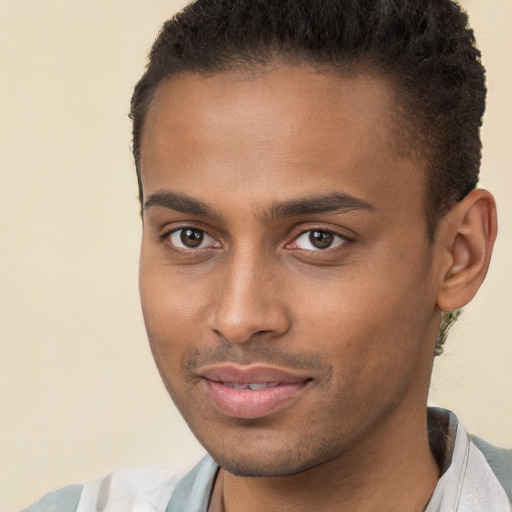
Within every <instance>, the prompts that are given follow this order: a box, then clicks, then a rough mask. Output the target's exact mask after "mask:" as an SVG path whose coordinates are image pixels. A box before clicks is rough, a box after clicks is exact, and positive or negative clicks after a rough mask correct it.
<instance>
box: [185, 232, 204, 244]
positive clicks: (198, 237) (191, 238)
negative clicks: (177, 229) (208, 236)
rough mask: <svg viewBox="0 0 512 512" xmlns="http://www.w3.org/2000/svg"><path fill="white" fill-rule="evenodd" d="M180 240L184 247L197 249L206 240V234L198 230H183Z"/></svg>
mask: <svg viewBox="0 0 512 512" xmlns="http://www.w3.org/2000/svg"><path fill="white" fill-rule="evenodd" d="M180 238H181V241H182V242H183V245H186V246H187V247H197V246H199V245H201V242H202V241H203V239H204V233H203V232H202V231H199V230H197V229H182V230H181V235H180Z"/></svg>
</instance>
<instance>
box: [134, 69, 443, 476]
mask: <svg viewBox="0 0 512 512" xmlns="http://www.w3.org/2000/svg"><path fill="white" fill-rule="evenodd" d="M393 105H394V100H393V95H392V92H391V88H390V87H389V86H388V85H387V84H386V82H385V81H383V80H381V79H380V78H379V77H376V76H370V75H365V76H358V77H352V78H350V77H349V78H340V77H338V76H331V75H327V74H320V73H318V72H315V71H313V70H311V69H309V68H307V67H285V66H281V67H276V68H274V69H269V70H267V71H265V72H262V73H261V74H258V75H251V76H247V75H243V74H241V73H238V74H237V73H235V72H224V73H219V74H216V75H213V76H208V77H205V76H202V75H196V74H189V75H181V76H179V77H174V78H172V79H170V80H168V81H167V82H165V83H163V84H162V85H161V86H160V87H159V89H158V91H157V94H156V96H155V98H154V100H153V103H152V106H151V109H150V112H149V114H148V118H147V121H146V126H145V128H144V133H143V139H142V145H141V170H142V183H143V190H144V211H143V218H144V231H143V239H142V252H141V263H140V290H141V300H142V307H143V313H144V319H145V322H146V328H147V331H148V336H149V341H150V344H151V348H152V351H153V354H154V357H155V360H156V363H157V366H158V368H159V371H160V373H161V375H162V378H163V380H164V382H165V384H166V386H167V388H168V390H169V392H170V394H171V396H172V398H173V399H174V401H175V403H176V405H177V406H178V408H179V409H180V411H181V413H182V414H183V416H184V417H185V419H186V421H187V422H188V424H189V426H190V428H191V429H192V431H193V432H194V434H195V435H196V436H197V437H198V439H199V440H200V441H201V443H202V444H203V445H204V446H205V448H206V449H207V450H208V452H209V453H210V454H211V455H212V456H213V458H214V459H215V460H216V461H217V462H218V463H220V465H221V466H222V467H223V468H224V469H226V470H228V471H230V472H233V473H235V474H240V475H260V476H261V475H267V476H271V475H287V474H294V473H298V472H301V471H304V470H307V469H309V468H312V467H314V466H317V465H319V464H322V463H326V462H327V461H332V460H335V459H336V458H339V457H342V456H343V455H344V454H346V453H349V452H350V451H351V450H352V451H353V450H357V449H358V447H359V448H360V449H362V447H366V448H368V447H369V446H371V445H372V443H373V445H374V446H377V445H378V444H379V443H382V440H383V438H384V437H385V435H388V436H389V432H394V433H395V435H396V436H400V435H402V434H404V435H405V431H407V429H410V428H411V422H412V421H415V419H414V418H416V419H417V418H418V416H420V417H421V418H424V417H423V416H422V414H423V412H424V408H425V405H426V394H427V389H428V382H429V375H430V369H431V364H432V354H433V350H434V343H435V338H436V331H437V327H438V325H439V314H438V313H439V312H438V311H437V310H436V306H435V303H436V282H437V273H438V270H437V268H436V264H435V261H436V257H435V250H436V247H435V244H433V245H431V244H429V241H428V237H427V228H426V221H425V212H424V207H423V204H424V202H423V200H422V198H423V197H424V170H423V164H422V162H421V161H417V160H414V159H412V157H411V158H408V157H406V156H404V155H405V154H406V153H407V152H404V151H397V142H398V141H397V139H396V134H395V132H394V129H393V125H392V123H391V121H390V119H391V118H392V117H393V116H392V114H393V109H394V106H393ZM418 411H422V412H421V413H419V412H418ZM386 432H387V433H388V434H385V433H386ZM360 451H361V450H360ZM366 451H367V450H366Z"/></svg>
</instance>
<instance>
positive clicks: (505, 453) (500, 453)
mask: <svg viewBox="0 0 512 512" xmlns="http://www.w3.org/2000/svg"><path fill="white" fill-rule="evenodd" d="M470 437H471V440H472V441H473V443H474V444H475V445H476V447H477V448H478V449H479V450H480V451H481V452H482V454H483V456H484V457H485V459H486V460H487V463H488V464H489V466H490V467H491V469H492V471H493V473H494V474H495V475H496V478H497V479H498V481H499V482H500V484H501V486H502V487H503V489H505V492H506V493H507V495H508V498H509V500H511V501H512V449H506V448H500V447H498V446H494V445H492V444H491V443H488V442H487V441H484V440H483V439H481V438H480V437H478V436H475V435H472V436H470Z"/></svg>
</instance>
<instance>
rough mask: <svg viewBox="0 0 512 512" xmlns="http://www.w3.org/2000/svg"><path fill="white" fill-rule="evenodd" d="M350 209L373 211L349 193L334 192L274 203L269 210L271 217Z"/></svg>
mask: <svg viewBox="0 0 512 512" xmlns="http://www.w3.org/2000/svg"><path fill="white" fill-rule="evenodd" d="M352 210H367V211H374V210H375V207H374V206H373V205H371V204H370V203H367V202H366V201H363V200H362V199H358V198H357V197H354V196H351V195H349V194H345V193H340V192H335V193H331V194H326V195H317V196H309V197H304V198H300V199H293V200H291V201H283V202H282V203H275V204H273V205H272V207H271V210H270V216H271V218H272V219H276V218H280V217H291V216H294V215H308V214H314V213H343V212H349V211H352Z"/></svg>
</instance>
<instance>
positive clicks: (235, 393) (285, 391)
mask: <svg viewBox="0 0 512 512" xmlns="http://www.w3.org/2000/svg"><path fill="white" fill-rule="evenodd" d="M201 376H202V377H203V382H204V383H205V391H206V394H207V396H208V398H209V400H210V401H211V403H212V405H213V406H214V408H215V409H217V411H219V412H220V413H221V414H223V415H225V416H230V417H232V418H240V419H255V418H262V417H265V416H269V415H271V414H273V413H276V412H277V411H279V410H281V409H283V408H285V407H287V406H290V405H291V404H292V403H293V402H294V401H295V400H296V399H297V397H298V396H299V395H301V394H302V392H303V391H304V390H305V388H306V387H307V386H308V384H309V383H310V382H311V381H312V379H311V378H310V377H303V376H300V375H296V374H294V373H293V372H288V371H284V370H281V369H275V368H271V367H266V366H253V367H239V366H234V365H221V366H214V367H211V368H206V369H203V370H202V371H201Z"/></svg>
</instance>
